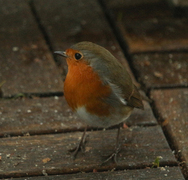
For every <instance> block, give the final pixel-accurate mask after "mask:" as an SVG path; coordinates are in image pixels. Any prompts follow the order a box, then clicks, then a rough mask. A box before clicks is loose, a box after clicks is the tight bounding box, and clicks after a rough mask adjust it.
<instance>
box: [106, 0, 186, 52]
mask: <svg viewBox="0 0 188 180" xmlns="http://www.w3.org/2000/svg"><path fill="white" fill-rule="evenodd" d="M130 4H131V3H130ZM107 7H108V9H109V10H110V11H111V13H112V14H113V16H114V19H115V21H116V23H117V25H118V27H119V29H120V30H121V32H122V35H123V37H124V39H125V40H126V42H127V44H128V46H129V51H130V53H141V52H150V51H152V52H153V51H172V50H185V49H188V31H187V28H188V19H186V18H184V17H183V18H175V17H173V11H172V9H170V7H169V6H168V5H167V4H166V3H164V2H162V1H154V2H153V1H151V3H144V1H143V3H142V4H141V3H140V4H138V3H135V4H131V5H129V4H127V3H125V2H124V3H123V4H122V5H121V7H118V6H117V5H116V4H114V5H111V6H108V5H107ZM127 9H128V10H127Z"/></svg>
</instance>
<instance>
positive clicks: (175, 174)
mask: <svg viewBox="0 0 188 180" xmlns="http://www.w3.org/2000/svg"><path fill="white" fill-rule="evenodd" d="M156 178H157V180H184V177H183V175H182V173H181V170H180V168H179V167H165V168H153V169H137V170H125V171H114V172H109V171H108V172H95V173H77V174H67V175H56V176H38V177H28V178H27V177H24V178H17V179H16V180H72V179H77V180H78V179H82V180H87V179H92V180H93V179H106V180H107V179H108V180H114V179H118V180H120V179H126V180H134V179H135V180H136V179H137V180H138V179H142V180H144V179H150V180H156ZM7 180H8V179H7Z"/></svg>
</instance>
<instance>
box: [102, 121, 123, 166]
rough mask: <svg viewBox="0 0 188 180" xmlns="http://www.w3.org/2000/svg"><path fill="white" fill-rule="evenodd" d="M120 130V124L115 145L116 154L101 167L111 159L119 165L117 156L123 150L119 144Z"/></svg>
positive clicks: (109, 158)
mask: <svg viewBox="0 0 188 180" xmlns="http://www.w3.org/2000/svg"><path fill="white" fill-rule="evenodd" d="M120 128H121V124H119V127H118V132H117V137H116V145H115V149H114V152H113V153H112V154H111V155H110V156H109V157H108V158H107V159H106V160H105V161H104V162H103V163H102V164H101V165H103V164H105V163H106V162H108V161H109V160H111V159H113V160H114V162H115V163H116V164H117V155H118V153H119V152H120V150H121V145H120V143H119V139H120V138H119V137H120Z"/></svg>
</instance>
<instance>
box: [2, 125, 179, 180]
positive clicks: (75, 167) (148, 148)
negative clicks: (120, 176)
mask: <svg viewBox="0 0 188 180" xmlns="http://www.w3.org/2000/svg"><path fill="white" fill-rule="evenodd" d="M87 134H88V135H89V137H87V143H86V146H85V148H86V151H85V152H80V153H79V154H78V155H77V158H76V159H75V160H73V159H72V155H71V154H70V153H68V152H67V151H68V150H69V149H70V148H73V147H74V146H75V144H77V143H78V141H79V139H80V137H81V135H82V132H76V133H64V134H51V135H40V136H28V137H12V138H1V139H0V144H1V163H0V169H1V171H0V177H1V178H2V177H20V176H39V175H43V173H46V174H49V175H52V174H70V173H78V172H92V171H93V170H94V169H95V170H96V171H104V170H112V169H114V168H117V169H136V168H145V167H148V166H149V167H151V166H152V162H154V160H155V159H156V158H157V156H162V157H163V159H161V160H160V166H166V165H167V166H175V165H177V161H176V159H175V157H174V155H173V154H172V152H171V149H170V148H169V145H168V143H167V141H166V138H165V137H164V135H163V132H162V130H161V127H160V126H153V127H133V128H132V130H131V131H130V130H128V129H124V130H121V136H120V137H121V138H120V139H121V141H122V142H123V144H122V149H121V152H120V153H119V155H118V157H117V158H118V164H117V165H116V164H115V163H111V162H109V163H106V164H104V165H101V163H102V162H103V161H104V160H105V159H106V157H105V155H108V154H110V153H112V152H113V151H114V145H115V140H116V134H117V131H114V130H106V131H93V132H87ZM151 134H152V135H151ZM109 137H110V138H109Z"/></svg>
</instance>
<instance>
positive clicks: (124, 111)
mask: <svg viewBox="0 0 188 180" xmlns="http://www.w3.org/2000/svg"><path fill="white" fill-rule="evenodd" d="M132 110H133V108H132V107H129V106H124V107H123V108H120V109H118V110H116V111H115V112H113V113H112V114H110V116H96V115H94V114H90V113H89V112H87V111H86V108H85V107H84V106H82V107H79V108H77V110H76V112H77V114H78V115H79V116H80V118H81V119H82V120H83V121H84V122H85V123H86V124H88V125H90V126H94V127H103V128H107V127H110V126H114V125H116V124H120V123H121V122H124V121H125V120H126V119H127V118H128V117H129V116H130V114H131V112H132Z"/></svg>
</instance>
